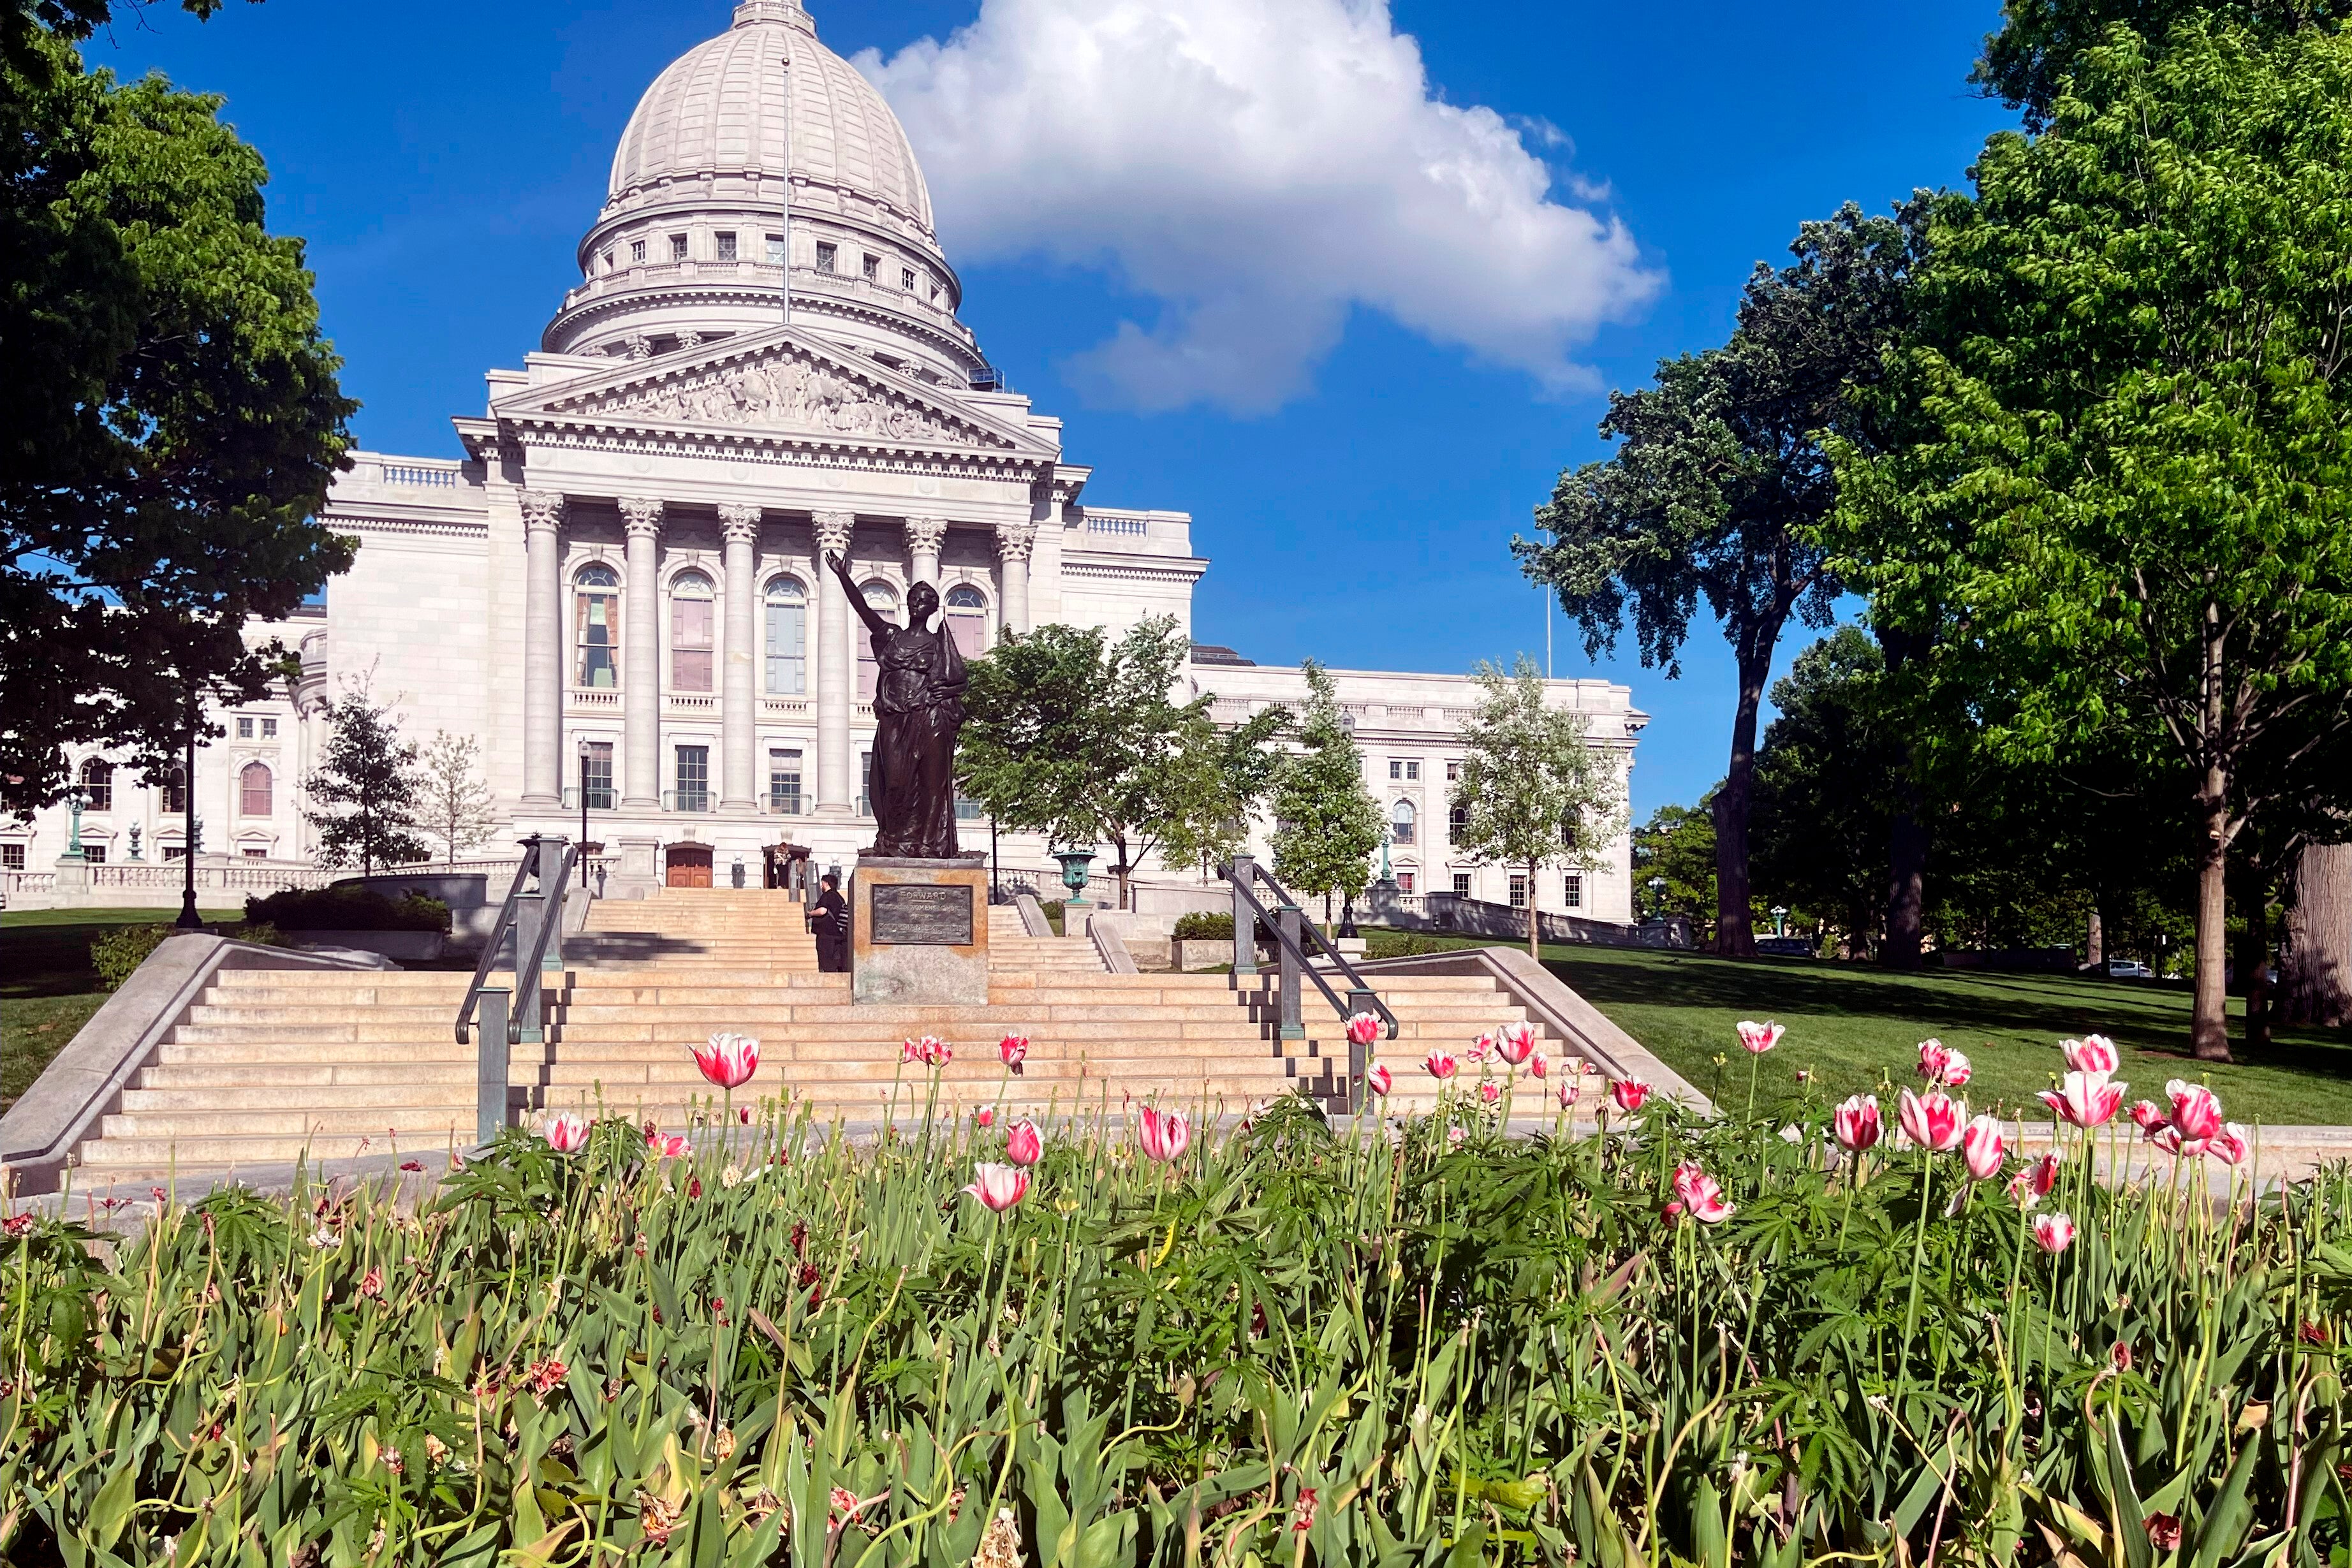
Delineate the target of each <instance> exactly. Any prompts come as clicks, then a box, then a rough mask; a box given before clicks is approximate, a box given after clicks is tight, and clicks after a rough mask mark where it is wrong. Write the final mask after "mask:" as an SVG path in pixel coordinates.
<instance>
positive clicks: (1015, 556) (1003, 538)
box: [996, 523, 1037, 560]
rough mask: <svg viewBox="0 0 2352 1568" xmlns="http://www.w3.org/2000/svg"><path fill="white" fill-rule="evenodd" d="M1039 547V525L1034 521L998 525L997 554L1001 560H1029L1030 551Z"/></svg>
mask: <svg viewBox="0 0 2352 1568" xmlns="http://www.w3.org/2000/svg"><path fill="white" fill-rule="evenodd" d="M1036 548H1037V525H1036V524H1034V523H999V524H997V525H996V554H997V559H1000V560H1027V559H1029V552H1030V551H1031V550H1033V549H1036Z"/></svg>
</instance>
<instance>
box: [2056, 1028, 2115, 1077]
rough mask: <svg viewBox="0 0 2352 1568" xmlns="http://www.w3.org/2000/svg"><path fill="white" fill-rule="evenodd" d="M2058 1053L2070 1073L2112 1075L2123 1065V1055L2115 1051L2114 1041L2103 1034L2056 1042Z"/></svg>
mask: <svg viewBox="0 0 2352 1568" xmlns="http://www.w3.org/2000/svg"><path fill="white" fill-rule="evenodd" d="M2058 1051H2059V1053H2060V1054H2061V1055H2063V1056H2064V1057H2065V1059H2066V1066H2067V1068H2068V1070H2069V1071H2074V1072H2105V1073H2110V1074H2112V1073H2113V1072H2115V1071H2116V1069H2117V1068H2119V1067H2121V1066H2123V1064H2124V1053H2123V1052H2122V1051H2117V1050H2116V1042H2115V1041H2114V1040H2109V1039H2108V1038H2107V1037H2106V1036H2105V1035H2103V1034H2086V1035H2084V1037H2083V1038H2082V1039H2080V1040H2060V1041H2059V1042H2058Z"/></svg>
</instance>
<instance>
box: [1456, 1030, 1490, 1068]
mask: <svg viewBox="0 0 2352 1568" xmlns="http://www.w3.org/2000/svg"><path fill="white" fill-rule="evenodd" d="M1494 1052H1495V1037H1494V1036H1493V1035H1491V1034H1482V1035H1480V1036H1479V1037H1478V1038H1477V1039H1475V1040H1472V1041H1471V1042H1470V1045H1469V1048H1468V1049H1467V1050H1465V1051H1463V1053H1462V1054H1463V1055H1464V1056H1465V1057H1467V1058H1469V1059H1470V1060H1471V1061H1486V1058H1488V1057H1489V1056H1492V1055H1493V1054H1494Z"/></svg>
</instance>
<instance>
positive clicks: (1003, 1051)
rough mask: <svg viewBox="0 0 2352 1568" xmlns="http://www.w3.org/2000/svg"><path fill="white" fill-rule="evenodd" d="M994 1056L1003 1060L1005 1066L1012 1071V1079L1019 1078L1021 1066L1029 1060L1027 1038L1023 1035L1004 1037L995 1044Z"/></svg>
mask: <svg viewBox="0 0 2352 1568" xmlns="http://www.w3.org/2000/svg"><path fill="white" fill-rule="evenodd" d="M996 1054H997V1055H998V1056H1000V1057H1002V1058H1003V1061H1004V1065H1005V1066H1007V1067H1009V1068H1011V1069H1012V1070H1013V1077H1015V1078H1018V1077H1020V1076H1021V1064H1022V1063H1023V1062H1024V1061H1027V1060H1028V1059H1029V1037H1028V1036H1027V1035H1025V1034H1008V1035H1006V1036H1005V1037H1004V1038H1003V1040H999V1041H997V1042H996Z"/></svg>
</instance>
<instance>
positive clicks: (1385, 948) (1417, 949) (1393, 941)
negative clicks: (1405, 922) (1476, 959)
mask: <svg viewBox="0 0 2352 1568" xmlns="http://www.w3.org/2000/svg"><path fill="white" fill-rule="evenodd" d="M1455 946H1456V944H1454V943H1451V942H1442V941H1440V940H1438V938H1436V937H1434V936H1424V935H1423V933H1421V932H1419V931H1391V930H1390V929H1388V928H1387V927H1385V926H1380V925H1367V926H1365V927H1364V956H1365V957H1367V958H1404V957H1412V956H1419V955H1421V954H1423V953H1450V952H1452V951H1454V947H1455Z"/></svg>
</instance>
